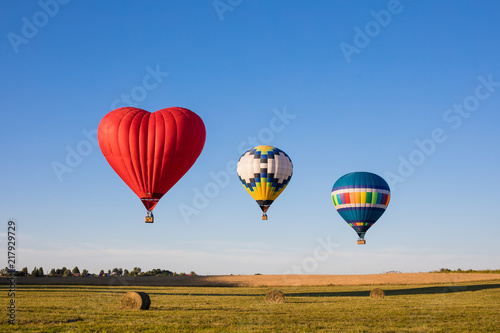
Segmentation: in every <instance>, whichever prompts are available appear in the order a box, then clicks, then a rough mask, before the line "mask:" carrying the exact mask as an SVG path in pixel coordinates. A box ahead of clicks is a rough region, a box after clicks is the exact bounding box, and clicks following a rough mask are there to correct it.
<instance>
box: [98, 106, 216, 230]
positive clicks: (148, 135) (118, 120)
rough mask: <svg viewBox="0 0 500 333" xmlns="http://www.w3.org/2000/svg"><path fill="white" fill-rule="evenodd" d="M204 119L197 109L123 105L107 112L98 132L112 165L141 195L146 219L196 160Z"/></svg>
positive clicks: (202, 135)
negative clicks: (150, 109) (147, 108)
mask: <svg viewBox="0 0 500 333" xmlns="http://www.w3.org/2000/svg"><path fill="white" fill-rule="evenodd" d="M205 135H206V133H205V125H204V124H203V121H202V120H201V118H200V117H199V116H198V115H197V114H196V113H194V112H192V111H190V110H188V109H184V108H179V107H172V108H166V109H162V110H159V111H156V112H153V113H151V112H148V111H145V110H141V109H137V108H133V107H123V108H118V109H116V110H113V111H111V112H110V113H108V114H107V115H106V116H104V118H103V119H102V120H101V122H100V124H99V128H98V132H97V136H98V140H99V147H100V148H101V151H102V153H103V155H104V157H105V158H106V160H107V161H108V163H109V165H110V166H111V168H113V170H115V172H116V173H117V174H118V176H120V178H121V179H122V180H123V181H124V182H125V183H126V184H127V185H128V187H130V189H131V190H132V191H134V193H135V194H136V195H137V196H138V197H139V198H140V199H141V201H142V203H143V204H144V206H145V207H146V209H147V216H146V222H148V223H152V222H153V221H154V217H153V209H154V208H155V206H156V204H157V203H158V201H159V200H160V199H161V197H162V196H163V195H164V194H165V193H167V191H168V190H170V188H172V186H174V185H175V183H177V181H179V179H181V177H182V176H184V174H185V173H186V172H187V171H188V170H189V169H190V168H191V166H192V165H193V164H194V162H195V161H196V159H197V158H198V156H199V155H200V153H201V151H202V150H203V146H204V145H205Z"/></svg>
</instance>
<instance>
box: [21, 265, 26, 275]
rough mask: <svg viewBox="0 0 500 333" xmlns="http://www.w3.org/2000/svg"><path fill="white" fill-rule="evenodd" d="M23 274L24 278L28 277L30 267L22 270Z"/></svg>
mask: <svg viewBox="0 0 500 333" xmlns="http://www.w3.org/2000/svg"><path fill="white" fill-rule="evenodd" d="M21 273H23V274H24V276H27V275H28V267H23V269H22V270H21Z"/></svg>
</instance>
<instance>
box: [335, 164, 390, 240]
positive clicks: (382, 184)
mask: <svg viewBox="0 0 500 333" xmlns="http://www.w3.org/2000/svg"><path fill="white" fill-rule="evenodd" d="M390 198H391V190H390V188H389V185H388V184H387V182H386V181H385V180H384V179H383V178H382V177H380V176H378V175H376V174H374V173H371V172H353V173H348V174H346V175H344V176H342V177H340V178H339V179H338V180H337V181H336V182H335V184H334V185H333V188H332V201H333V204H334V206H335V208H336V209H337V211H338V212H339V214H340V216H342V218H343V219H344V220H345V221H346V222H347V223H348V224H349V225H350V226H351V227H352V228H353V229H354V230H355V231H356V233H357V234H358V236H359V237H360V238H361V239H363V238H364V236H365V233H366V231H367V230H368V229H369V228H370V227H371V226H372V225H373V224H374V223H375V222H377V220H378V219H379V218H380V216H382V214H383V213H384V212H385V210H386V208H387V205H389V200H390Z"/></svg>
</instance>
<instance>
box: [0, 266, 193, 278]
mask: <svg viewBox="0 0 500 333" xmlns="http://www.w3.org/2000/svg"><path fill="white" fill-rule="evenodd" d="M0 275H3V276H7V275H9V271H8V269H7V267H5V268H4V269H1V270H0ZM196 275H197V274H196V273H195V272H194V271H191V272H189V273H183V272H182V273H177V272H172V271H170V270H168V269H160V268H156V269H152V270H148V271H146V272H143V271H142V269H141V268H140V267H134V268H133V269H132V270H128V269H123V268H117V267H115V268H113V269H108V270H107V271H105V270H104V269H101V271H100V272H99V274H96V273H89V271H88V270H87V269H83V270H82V271H81V272H80V269H79V268H78V266H75V267H74V268H73V269H72V270H70V269H68V268H66V267H62V268H52V269H51V270H50V272H49V273H48V274H45V272H44V270H43V268H42V267H38V268H37V267H35V268H33V270H32V271H31V273H29V271H28V267H24V268H23V269H22V270H20V271H16V276H34V277H41V276H50V277H73V276H77V277H80V276H95V277H97V276H196Z"/></svg>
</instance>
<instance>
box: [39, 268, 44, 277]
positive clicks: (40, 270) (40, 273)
mask: <svg viewBox="0 0 500 333" xmlns="http://www.w3.org/2000/svg"><path fill="white" fill-rule="evenodd" d="M38 276H43V268H42V267H39V268H38Z"/></svg>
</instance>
